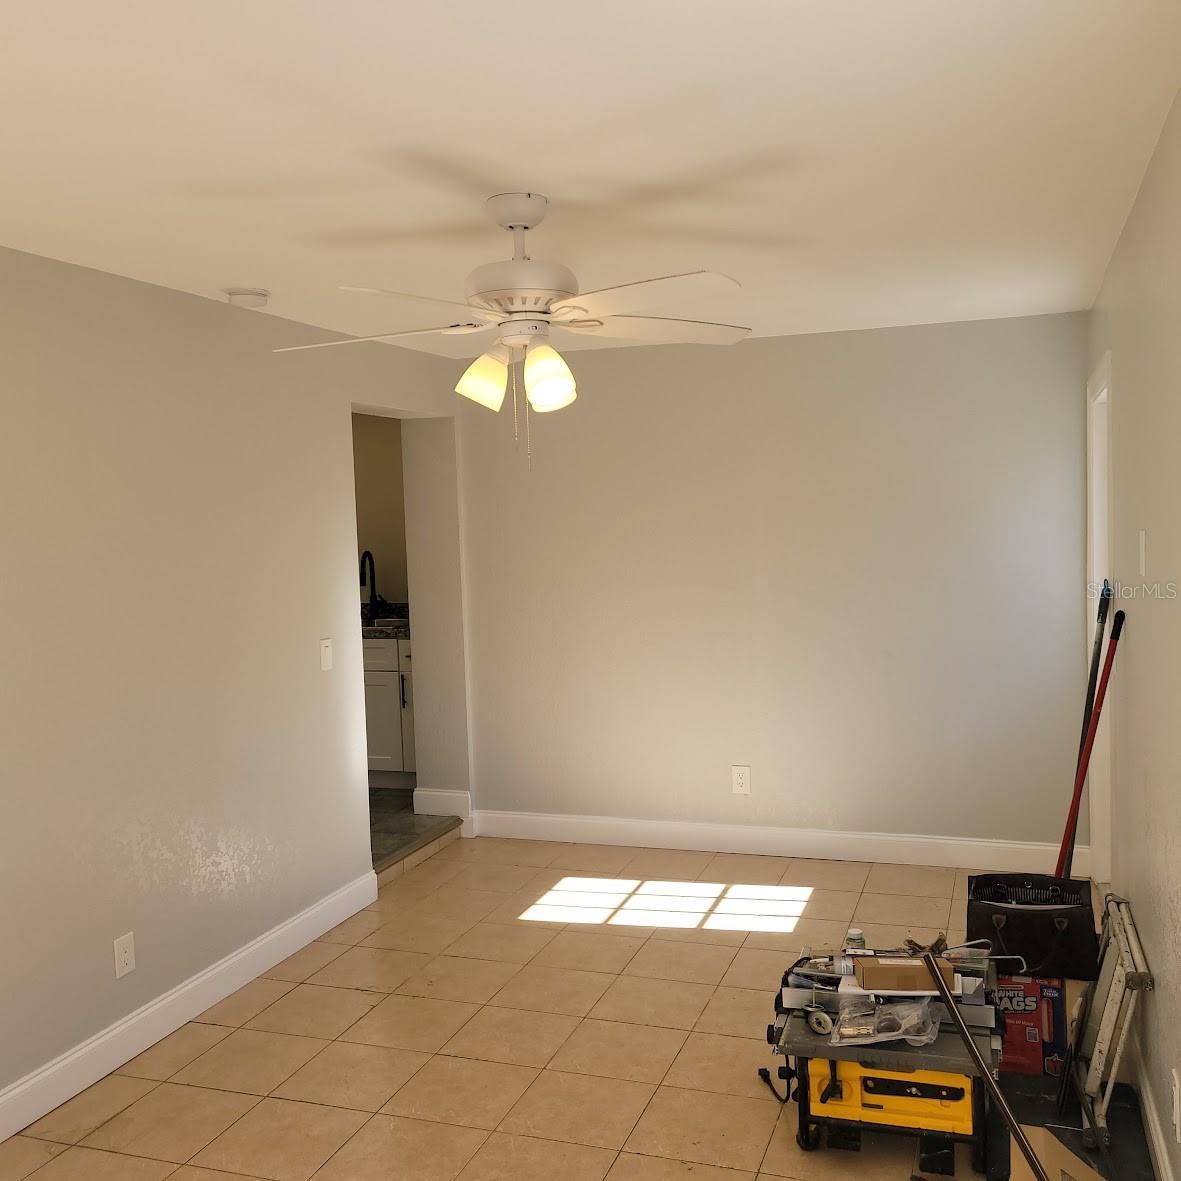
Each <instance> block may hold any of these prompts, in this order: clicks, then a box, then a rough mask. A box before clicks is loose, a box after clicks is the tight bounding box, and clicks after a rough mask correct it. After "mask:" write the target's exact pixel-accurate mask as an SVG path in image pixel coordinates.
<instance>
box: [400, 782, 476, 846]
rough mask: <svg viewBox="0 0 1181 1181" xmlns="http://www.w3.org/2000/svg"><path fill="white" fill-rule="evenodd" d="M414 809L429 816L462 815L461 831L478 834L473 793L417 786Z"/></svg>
mask: <svg viewBox="0 0 1181 1181" xmlns="http://www.w3.org/2000/svg"><path fill="white" fill-rule="evenodd" d="M414 811H415V812H416V813H418V814H420V815H421V814H423V813H425V814H426V815H427V816H462V817H463V827H462V828H461V829H460V831H461V832H462V833H463V835H464V836H465V837H474V836H475V835H476V830H475V825H474V823H473V820H472V793H471V792H470V791H453V790H451V789H449V788H441V787H416V788H415V789H414Z"/></svg>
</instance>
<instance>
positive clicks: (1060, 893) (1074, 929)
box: [968, 873, 1099, 980]
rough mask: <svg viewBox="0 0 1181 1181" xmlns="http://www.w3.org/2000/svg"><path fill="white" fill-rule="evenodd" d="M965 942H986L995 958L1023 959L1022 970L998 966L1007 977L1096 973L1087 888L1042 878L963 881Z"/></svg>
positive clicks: (997, 876) (998, 876) (1089, 976)
mask: <svg viewBox="0 0 1181 1181" xmlns="http://www.w3.org/2000/svg"><path fill="white" fill-rule="evenodd" d="M968 939H969V940H972V939H988V940H990V941H991V943H992V950H993V953H994V954H995V955H1014V956H1016V955H1019V956H1023V957H1024V958H1025V971H1024V972H1022V971H1021V970H1020V967H1019V966H1018V965H1016V964H1007V963H1001V964H999V965H998V968H999V970H1000V971H1001V972H1002V973H1004V974H1005V975H1010V976H1020V975H1025V976H1067V977H1070V979H1072V980H1094V979H1095V978H1096V977H1097V976H1098V974H1099V937H1098V935H1096V933H1095V912H1094V911H1093V910H1092V909H1091V883H1090V882H1089V881H1076V880H1075V879H1073V878H1055V877H1050V876H1048V875H1045V874H1020V873H983V874H977V875H976V876H975V877H972V878H969V879H968Z"/></svg>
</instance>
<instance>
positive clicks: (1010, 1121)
mask: <svg viewBox="0 0 1181 1181" xmlns="http://www.w3.org/2000/svg"><path fill="white" fill-rule="evenodd" d="M923 963H924V964H925V965H926V966H927V971H928V972H929V973H930V975H931V979H932V980H933V981H934V982H935V988H936V990H937V991H938V993H939V997H940V999H941V1000H942V1001H943V1007H944V1008H945V1009H946V1010H947V1015H948V1017H949V1018H950V1020H951V1023H952V1024H953V1025H954V1026H955V1028H956V1032H957V1033H958V1034H959V1035H960V1041H962V1042H963V1043H964V1049H966V1050H967V1051H968V1056H969V1057H970V1058H971V1059H972V1061H973V1062H974V1063H975V1064H976V1072H977V1074H979V1075H980V1078H981V1079H982V1080H983V1082H984V1085H985V1086H986V1087H987V1088H988V1093H989V1095H991V1096H992V1101H993V1103H994V1104H996V1107H997V1110H998V1111H999V1112H1000V1113H1001V1115H1002V1116H1003V1117H1004V1120H1005V1123H1006V1124H1007V1125H1008V1128H1009V1134H1010V1135H1011V1136H1012V1137H1013V1139H1014V1140H1016V1141H1017V1147H1018V1148H1020V1149H1021V1155H1022V1156H1023V1157H1025V1159H1026V1161H1027V1162H1028V1164H1029V1168H1030V1171H1031V1172H1032V1173H1033V1175H1034V1177H1035V1178H1036V1181H1050V1175H1049V1173H1047V1172H1046V1170H1045V1169H1044V1168H1042V1163H1041V1161H1039V1160H1038V1158H1037V1153H1036V1152H1034V1150H1033V1145H1032V1144H1030V1142H1029V1138H1028V1137H1027V1136H1026V1135H1025V1132H1024V1131H1023V1130H1022V1127H1021V1125H1020V1124H1019V1123H1018V1122H1017V1117H1016V1116H1015V1115H1014V1114H1013V1109H1012V1108H1011V1107H1010V1106H1009V1104H1008V1103H1007V1102H1006V1100H1005V1097H1004V1095H1003V1094H1002V1093H1001V1088H1000V1085H999V1084H998V1083H997V1081H996V1079H994V1078H993V1077H992V1069H991V1068H990V1067H989V1065H988V1064H987V1063H986V1062H985V1061H984V1056H983V1055H982V1054H981V1053H980V1050H979V1049H978V1048H977V1046H976V1043H975V1042H974V1041H973V1040H972V1035H971V1033H969V1031H968V1027H967V1026H966V1025H965V1024H964V1019H963V1017H961V1016H960V1011H959V1008H958V1007H957V1005H956V1003H955V997H953V996H952V995H951V989H950V988H948V987H947V981H946V980H944V979H943V973H942V972H940V971H939V965H938V964H937V963H936V962H935V957H934V956H933V955H932V954H931V953H930V952H929V951H928V952H924V953H923Z"/></svg>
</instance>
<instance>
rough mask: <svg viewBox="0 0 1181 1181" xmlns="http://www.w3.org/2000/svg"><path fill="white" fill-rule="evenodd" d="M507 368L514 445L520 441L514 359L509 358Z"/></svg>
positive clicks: (515, 364)
mask: <svg viewBox="0 0 1181 1181" xmlns="http://www.w3.org/2000/svg"><path fill="white" fill-rule="evenodd" d="M508 368H509V377H510V378H511V380H512V386H513V446H516V445H517V444H518V443H519V442H520V441H521V431H520V428H519V427H518V425H517V363H516V360H515V359H510V361H509V367H508Z"/></svg>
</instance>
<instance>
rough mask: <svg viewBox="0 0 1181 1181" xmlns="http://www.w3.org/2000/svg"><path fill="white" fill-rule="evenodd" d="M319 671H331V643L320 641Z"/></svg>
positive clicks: (329, 641)
mask: <svg viewBox="0 0 1181 1181" xmlns="http://www.w3.org/2000/svg"><path fill="white" fill-rule="evenodd" d="M320 671H321V672H322V673H326V672H331V671H332V641H331V640H321V641H320Z"/></svg>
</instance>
